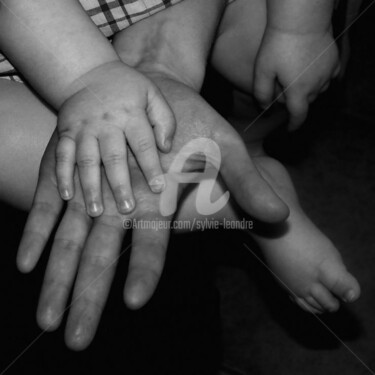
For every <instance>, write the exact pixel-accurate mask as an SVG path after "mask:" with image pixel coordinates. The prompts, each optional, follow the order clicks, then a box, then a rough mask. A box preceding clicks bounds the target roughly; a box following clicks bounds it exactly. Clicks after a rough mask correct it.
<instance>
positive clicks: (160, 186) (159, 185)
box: [149, 176, 166, 193]
mask: <svg viewBox="0 0 375 375" xmlns="http://www.w3.org/2000/svg"><path fill="white" fill-rule="evenodd" d="M149 185H150V188H151V190H152V191H153V192H154V193H161V192H162V191H163V190H164V189H165V185H166V184H165V179H164V176H158V177H155V178H154V179H152V180H151V181H150V182H149Z"/></svg>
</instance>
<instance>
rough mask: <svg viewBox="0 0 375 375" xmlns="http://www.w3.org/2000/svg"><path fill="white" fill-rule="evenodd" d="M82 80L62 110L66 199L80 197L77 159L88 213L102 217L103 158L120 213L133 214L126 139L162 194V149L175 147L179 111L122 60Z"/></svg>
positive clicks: (59, 163)
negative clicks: (76, 189)
mask: <svg viewBox="0 0 375 375" xmlns="http://www.w3.org/2000/svg"><path fill="white" fill-rule="evenodd" d="M79 83H80V85H81V86H82V84H84V88H82V89H80V90H79V91H78V92H76V93H75V94H74V95H72V96H70V97H69V98H68V99H67V100H66V101H65V102H64V104H63V105H62V107H61V108H60V111H59V114H58V121H57V130H58V134H59V142H58V145H57V149H56V177H57V184H58V188H59V191H60V194H61V197H62V198H63V199H65V200H67V199H71V198H72V197H73V195H74V190H73V172H74V166H75V163H77V165H78V170H79V176H80V181H81V186H82V190H83V193H84V198H85V204H86V209H87V212H88V214H89V215H90V216H98V215H100V214H101V213H102V212H103V204H102V195H101V180H100V165H101V162H102V163H103V164H104V169H105V172H106V175H107V178H108V181H109V184H110V187H111V189H112V192H113V194H114V197H115V200H116V203H117V207H118V210H119V212H120V213H123V214H126V213H129V212H130V211H132V210H133V209H134V207H135V200H134V196H133V193H132V188H131V183H130V177H129V170H128V165H127V147H126V142H128V144H129V146H130V148H131V150H132V152H133V153H134V155H135V157H136V159H137V162H138V164H139V166H140V168H141V170H142V172H143V174H144V176H145V178H146V180H147V182H148V184H149V186H150V188H151V190H152V191H153V192H155V193H157V192H161V191H162V190H163V188H164V184H165V182H164V178H163V176H162V173H163V172H162V169H161V165H160V161H159V156H158V152H157V147H158V148H159V150H160V151H162V152H169V151H170V149H171V145H172V138H173V134H174V131H175V119H174V115H173V113H172V111H171V109H170V108H169V106H168V104H167V102H166V101H165V99H164V97H163V96H162V94H161V93H160V91H159V90H158V89H157V87H156V86H155V85H154V84H153V83H152V82H151V81H150V80H149V79H148V78H146V77H145V76H143V75H142V74H140V73H138V72H137V71H136V70H134V69H132V68H130V67H128V66H127V65H125V64H124V63H122V62H119V61H116V62H111V63H107V64H104V65H102V66H99V67H98V68H96V69H94V70H92V71H90V72H89V73H88V74H86V75H85V76H84V77H82V78H81V79H80V82H79ZM155 141H156V144H155Z"/></svg>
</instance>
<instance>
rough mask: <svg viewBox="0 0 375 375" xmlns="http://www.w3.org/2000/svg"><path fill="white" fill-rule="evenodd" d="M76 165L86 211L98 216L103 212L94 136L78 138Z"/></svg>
mask: <svg viewBox="0 0 375 375" xmlns="http://www.w3.org/2000/svg"><path fill="white" fill-rule="evenodd" d="M77 165H78V170H79V178H80V181H81V186H82V190H83V195H84V198H85V204H86V210H87V213H88V214H89V215H90V216H92V217H96V216H99V215H101V214H102V212H103V204H102V197H101V188H100V153H99V145H98V140H97V139H96V138H95V137H93V136H84V137H81V138H80V139H79V140H78V142H77Z"/></svg>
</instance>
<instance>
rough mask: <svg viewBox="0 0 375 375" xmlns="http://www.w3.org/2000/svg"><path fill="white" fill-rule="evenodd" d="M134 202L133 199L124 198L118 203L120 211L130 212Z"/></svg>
mask: <svg viewBox="0 0 375 375" xmlns="http://www.w3.org/2000/svg"><path fill="white" fill-rule="evenodd" d="M134 207H135V203H134V201H133V199H125V200H123V201H122V202H121V203H120V204H119V209H120V211H124V212H131V211H133V210H134Z"/></svg>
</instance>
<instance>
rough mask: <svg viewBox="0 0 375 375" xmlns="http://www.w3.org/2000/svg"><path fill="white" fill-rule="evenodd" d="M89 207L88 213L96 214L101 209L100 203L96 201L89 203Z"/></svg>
mask: <svg viewBox="0 0 375 375" xmlns="http://www.w3.org/2000/svg"><path fill="white" fill-rule="evenodd" d="M89 209H90V213H91V214H93V215H98V214H100V211H101V207H100V205H99V204H98V203H96V202H92V203H90V206H89Z"/></svg>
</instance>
